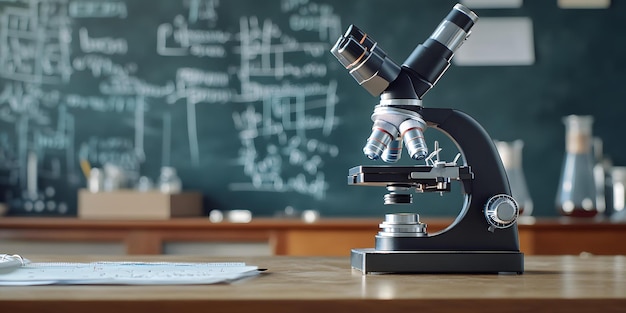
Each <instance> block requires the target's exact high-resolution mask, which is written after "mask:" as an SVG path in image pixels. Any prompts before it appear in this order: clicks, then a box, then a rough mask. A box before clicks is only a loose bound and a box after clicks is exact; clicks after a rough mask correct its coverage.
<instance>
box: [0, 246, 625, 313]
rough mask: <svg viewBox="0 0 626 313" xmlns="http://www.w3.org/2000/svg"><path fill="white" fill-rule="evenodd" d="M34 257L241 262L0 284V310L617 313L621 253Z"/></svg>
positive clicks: (621, 301)
mask: <svg viewBox="0 0 626 313" xmlns="http://www.w3.org/2000/svg"><path fill="white" fill-rule="evenodd" d="M31 259H32V260H33V261H37V262H41V261H59V260H65V261H79V262H88V261H102V260H117V261H119V260H131V261H132V260H135V261H157V260H160V261H198V262H215V261H245V262H247V263H249V264H253V265H257V266H259V267H260V268H267V269H268V271H267V272H265V273H263V274H261V275H260V276H257V277H252V278H247V279H244V280H242V281H237V282H235V283H232V284H227V285H225V284H222V285H203V286H104V285H102V286H31V287H0V308H1V310H0V311H2V312H20V313H21V312H65V313H73V312H89V313H98V312H107V313H123V312H134V313H136V312H152V313H156V312H166V311H172V312H205V311H206V312H225V311H227V312H273V313H278V312H324V313H326V312H328V313H330V312H428V313H431V312H567V313H573V312H585V313H589V312H626V256H591V255H583V256H529V257H526V259H525V262H526V272H525V273H524V274H523V275H457V274H454V275H450V274H445V275H422V274H414V275H367V276H364V275H361V273H360V272H358V271H355V270H352V269H350V262H349V260H348V258H344V257H286V256H275V257H252V258H249V257H248V258H237V259H236V260H234V259H232V258H231V259H228V258H207V257H199V256H193V257H191V256H188V257H185V256H124V257H122V258H121V259H120V257H119V256H118V257H115V258H113V257H98V256H71V257H65V258H63V257H58V256H31Z"/></svg>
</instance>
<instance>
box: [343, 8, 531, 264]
mask: <svg viewBox="0 0 626 313" xmlns="http://www.w3.org/2000/svg"><path fill="white" fill-rule="evenodd" d="M477 21H478V16H477V15H476V14H475V13H474V12H472V11H471V10H469V9H468V8H467V7H465V6H463V5H461V4H456V5H455V6H454V8H453V9H452V10H451V11H450V13H449V14H448V15H447V16H446V17H445V19H444V20H443V21H442V22H441V23H440V24H439V26H438V27H437V28H436V29H435V31H434V32H433V33H432V35H431V36H430V37H429V38H428V39H427V40H426V41H425V42H424V43H422V44H419V45H418V46H417V47H416V48H415V49H414V51H413V52H412V53H411V54H410V55H409V57H408V58H407V59H406V60H405V61H404V63H403V64H402V65H401V66H400V65H398V64H397V63H395V62H394V61H393V60H391V59H390V58H389V57H388V56H387V54H386V53H385V52H384V51H383V50H382V48H381V47H380V46H379V45H378V44H377V42H376V41H374V40H373V39H372V38H371V37H370V36H369V35H368V34H367V33H364V32H363V31H361V30H360V29H359V28H357V27H356V26H354V25H351V26H350V27H349V28H348V30H347V31H346V32H345V34H344V35H342V36H341V37H340V38H339V40H338V41H337V43H336V44H335V45H334V46H333V48H332V49H331V53H332V54H333V55H334V56H335V57H336V58H337V59H338V60H339V62H340V63H341V64H342V65H344V66H345V68H346V69H347V70H348V71H349V72H350V74H351V75H352V76H353V77H354V79H355V80H356V81H357V82H358V83H359V84H360V85H361V86H363V87H364V88H365V89H366V90H367V91H368V92H369V93H370V94H372V95H373V96H380V102H379V104H378V105H376V106H375V108H374V113H373V114H372V121H373V122H374V124H373V126H372V132H371V135H370V137H369V138H368V139H367V142H366V144H365V147H364V148H363V152H364V154H365V155H366V156H367V157H368V158H369V159H372V160H379V159H380V160H382V161H384V162H387V163H395V162H396V161H398V159H399V158H400V156H401V154H402V152H403V150H404V148H403V147H406V150H407V152H408V154H409V156H410V157H411V158H412V159H414V160H416V161H420V160H421V161H424V162H425V165H414V166H394V165H381V166H356V167H353V168H351V169H350V170H349V172H348V184H349V185H358V186H383V187H385V188H386V189H387V191H388V193H387V194H386V195H385V196H384V204H385V205H399V204H411V203H412V201H413V200H412V199H413V195H412V192H413V190H415V192H416V193H426V192H438V193H441V194H442V195H443V194H444V193H447V192H450V191H451V184H452V183H453V182H458V183H460V185H461V188H460V189H461V192H462V194H463V207H462V208H461V210H460V213H459V215H458V216H457V217H456V219H455V220H454V221H453V222H452V224H451V225H449V226H448V227H447V228H446V229H444V230H442V231H439V232H436V233H432V234H431V233H428V232H427V230H426V228H427V227H426V226H427V225H426V224H425V223H422V222H420V219H419V214H416V213H394V214H386V215H385V219H384V221H383V222H382V223H380V225H379V227H380V231H379V232H378V234H377V235H376V236H375V247H374V248H368V249H352V251H351V265H352V268H354V269H357V270H359V271H361V272H363V273H364V274H368V273H503V272H506V273H518V274H521V273H523V272H524V256H523V254H522V253H521V252H520V251H519V240H518V232H517V224H516V220H517V217H518V214H519V207H518V205H517V203H516V201H515V199H513V197H511V191H510V188H509V182H508V178H507V176H506V172H505V170H504V167H503V165H502V161H501V160H500V157H499V155H498V152H497V150H496V148H495V145H494V143H493V140H492V139H491V137H490V136H489V135H488V134H487V132H486V131H485V129H484V128H483V127H482V126H481V125H480V124H479V123H478V122H477V121H476V120H474V119H473V118H472V117H470V116H469V115H467V114H465V113H463V112H461V111H458V110H454V109H449V108H426V107H424V106H423V105H422V98H423V96H424V95H425V94H426V92H428V91H429V90H430V89H431V88H432V87H433V86H434V85H435V84H436V83H437V81H438V80H439V79H440V78H441V76H442V75H443V73H444V72H445V71H446V70H447V69H448V67H449V66H450V60H451V59H452V57H453V55H454V53H455V52H456V50H457V49H458V48H459V47H460V46H461V45H462V44H463V42H464V41H465V40H466V39H467V38H468V37H469V34H470V29H471V28H472V27H473V26H474V24H475V23H476V22H477ZM427 127H431V128H434V129H437V130H438V131H441V132H443V133H444V134H446V135H447V136H448V137H449V138H450V139H451V140H452V141H453V142H454V144H455V145H456V146H457V148H458V150H459V151H460V153H459V155H457V157H456V158H455V160H453V161H452V162H445V161H441V160H440V159H439V151H440V150H441V149H440V148H439V147H438V144H437V143H436V142H435V146H434V151H433V152H432V153H429V150H428V147H427V144H426V141H425V139H424V134H423V133H424V130H425V129H426V128H427ZM457 162H460V163H461V164H460V165H457Z"/></svg>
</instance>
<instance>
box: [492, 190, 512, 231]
mask: <svg viewBox="0 0 626 313" xmlns="http://www.w3.org/2000/svg"><path fill="white" fill-rule="evenodd" d="M518 214H519V207H518V206H517V202H516V201H515V199H513V197H511V196H509V195H505V194H500V195H495V196H493V197H491V198H490V199H489V201H487V204H485V218H486V219H487V222H488V223H489V225H490V226H489V230H490V231H493V230H494V229H495V228H507V227H509V226H511V225H513V224H514V223H515V221H516V220H517V216H518Z"/></svg>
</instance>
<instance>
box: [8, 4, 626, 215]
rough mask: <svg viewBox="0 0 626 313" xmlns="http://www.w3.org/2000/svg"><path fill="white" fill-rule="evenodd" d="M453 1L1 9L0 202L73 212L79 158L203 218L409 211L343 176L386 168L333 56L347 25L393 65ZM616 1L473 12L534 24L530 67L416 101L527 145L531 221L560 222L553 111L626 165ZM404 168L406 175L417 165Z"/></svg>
mask: <svg viewBox="0 0 626 313" xmlns="http://www.w3.org/2000/svg"><path fill="white" fill-rule="evenodd" d="M454 4H455V2H454V1H432V0H431V1H429V0H421V1H415V0H395V1H376V0H365V1H364V0H348V1H327V0H271V1H254V0H229V1H219V0H184V1H150V0H132V1H131V0H127V1H115V0H111V1H106V0H99V1H71V0H53V1H38V0H28V1H27V0H13V1H0V188H2V193H1V194H0V195H1V196H2V198H3V199H2V200H4V201H5V202H7V203H8V204H9V206H10V214H12V215H52V216H56V215H59V216H65V215H67V216H72V215H75V214H76V206H77V204H76V191H77V189H79V188H84V187H85V186H86V183H87V182H86V177H85V176H84V174H83V172H82V171H81V166H80V163H81V160H85V161H88V162H89V163H90V165H91V166H94V167H102V166H104V165H105V164H107V163H108V164H114V165H117V166H120V167H122V168H123V169H124V170H125V172H126V173H127V175H128V176H129V177H131V178H132V179H133V180H136V179H137V178H138V177H140V176H146V177H149V178H151V179H153V180H156V179H157V177H158V175H159V171H160V169H161V167H163V166H172V167H174V168H176V169H177V172H178V175H179V176H180V177H181V178H182V181H183V188H184V189H185V190H196V191H201V192H202V193H203V195H204V207H205V210H206V211H209V210H211V209H221V210H229V209H249V210H251V211H252V212H253V214H254V215H255V216H273V215H275V214H276V213H277V212H282V211H284V209H285V208H287V207H291V208H295V209H296V210H307V209H314V210H318V211H320V213H321V214H322V215H323V216H356V215H359V216H379V215H381V214H382V213H384V212H386V211H397V210H407V208H389V207H383V204H382V196H383V195H384V193H385V192H386V190H384V189H380V190H379V189H377V188H373V187H358V186H348V185H347V183H346V176H347V173H348V169H349V168H351V167H353V166H356V165H364V164H379V163H378V162H374V161H370V160H368V159H367V158H366V157H364V156H363V154H362V151H361V149H362V147H363V144H364V142H365V139H366V138H367V136H369V132H370V128H371V120H370V115H371V113H372V109H373V106H374V105H376V104H377V103H378V99H376V98H373V97H371V96H370V95H369V94H368V93H367V92H366V91H365V90H364V89H362V88H361V87H360V86H358V85H357V84H356V82H355V81H354V80H353V79H352V78H351V77H350V76H349V75H348V73H347V72H346V71H345V69H343V68H342V67H341V66H340V64H339V63H338V62H337V61H336V60H335V59H334V57H333V56H332V55H331V54H330V53H329V49H330V48H331V46H332V45H333V44H334V42H335V41H336V40H337V38H338V37H339V36H340V34H342V33H343V32H344V31H345V29H346V28H347V26H348V25H349V24H356V25H358V26H359V27H361V28H362V29H364V30H365V31H367V32H368V33H370V34H371V35H372V36H373V37H374V38H375V40H377V41H378V42H379V44H380V45H381V46H382V47H383V48H384V49H385V51H386V52H387V53H388V54H389V55H390V56H391V57H392V58H393V59H394V60H396V62H402V61H403V60H404V58H406V56H408V54H409V53H410V52H411V51H412V50H413V48H414V47H415V46H416V45H417V44H419V43H421V42H423V41H424V40H425V39H426V38H427V37H428V36H429V35H430V33H431V32H432V31H433V30H434V29H435V27H436V26H437V25H438V24H439V22H440V21H441V19H443V17H445V16H446V15H447V13H448V12H449V10H450V9H451V8H452V7H453V6H454ZM624 5H625V4H623V3H620V2H614V3H613V4H612V6H613V7H612V8H611V9H609V10H591V11H590V10H561V9H558V8H556V4H555V3H551V2H543V1H537V2H530V1H528V2H527V3H524V6H523V7H522V8H519V9H500V10H476V12H477V13H478V14H479V15H480V16H481V17H482V16H528V17H530V18H532V20H533V23H534V30H535V45H536V58H537V62H536V64H535V65H532V66H500V67H459V66H454V65H453V66H452V67H451V68H450V69H449V70H448V72H447V73H446V75H445V76H444V77H443V78H442V80H441V81H440V82H439V83H438V85H437V86H436V87H435V88H434V89H433V90H432V91H431V92H430V93H429V94H428V95H427V96H426V98H425V99H424V105H425V106H431V107H451V108H456V109H460V110H463V111H465V112H467V113H469V114H470V115H472V116H473V117H474V118H476V119H477V120H478V121H479V122H481V123H482V124H483V125H484V127H485V128H486V129H487V131H488V132H490V133H491V134H492V136H493V137H494V139H500V140H513V139H522V140H524V141H525V143H526V146H525V167H526V173H527V180H528V181H529V185H530V189H531V190H530V191H531V194H532V196H533V198H534V199H535V203H536V207H537V209H536V215H552V214H554V211H553V199H554V194H555V192H556V184H557V181H558V175H559V171H560V166H561V161H562V156H563V142H564V138H563V137H564V134H563V126H562V124H561V122H560V118H561V116H563V115H566V114H573V113H576V114H594V116H595V117H596V131H597V133H598V134H599V135H601V136H602V137H603V138H604V139H605V142H606V143H607V148H606V150H607V153H610V154H612V155H614V156H616V157H615V158H614V161H615V162H616V163H619V162H626V160H623V158H624V157H622V155H623V153H622V152H624V150H626V148H624V147H623V145H621V143H622V142H623V135H622V134H624V132H625V131H624V130H623V127H622V128H621V130H619V131H618V132H616V131H615V128H616V127H621V124H620V123H619V120H618V119H617V117H618V116H624V115H623V113H626V112H624V111H625V109H624V108H623V107H624V106H623V99H625V98H626V97H625V96H626V95H625V94H624V93H625V92H624V90H625V89H624V88H621V87H620V86H621V84H623V81H624V80H623V77H625V75H624V74H626V73H625V72H626V70H625V68H626V65H625V64H624V58H623V55H624V54H625V53H626V47H625V46H626V45H624V44H623V42H626V40H625V39H626V38H624V35H623V33H617V32H618V31H619V30H621V29H623V27H622V26H621V23H622V21H623V20H624V18H626V13H625V12H626V9H625V8H624V7H623V6H624ZM608 108H610V110H608ZM619 132H621V134H620V133H619ZM426 135H427V137H428V138H427V139H428V142H429V145H430V146H431V147H432V141H434V140H440V141H441V142H442V143H443V146H444V150H445V151H446V153H447V154H445V157H447V158H452V157H454V154H456V152H457V151H456V150H455V148H454V145H453V144H451V143H450V141H449V139H447V138H446V137H445V136H443V135H441V134H431V131H430V130H429V131H428V132H427V134H426ZM446 140H448V141H447V142H446ZM407 159H408V156H406V155H405V156H404V157H403V161H402V162H401V164H413V162H411V161H410V160H407ZM29 164H30V166H29ZM455 188H456V187H455ZM453 191H454V190H453ZM415 197H416V199H420V200H419V201H416V203H417V204H416V205H415V207H413V208H409V209H408V210H416V211H418V212H420V213H424V212H425V213H427V214H431V215H454V214H456V212H458V210H459V209H460V202H459V201H461V200H460V197H459V196H457V195H451V196H450V197H448V196H447V195H444V196H443V197H442V196H440V195H438V194H437V195H424V196H422V195H416V196H415ZM444 198H446V199H447V198H452V200H445V201H442V199H444ZM422 199H423V200H422ZM450 201H451V202H450ZM450 203H452V204H450Z"/></svg>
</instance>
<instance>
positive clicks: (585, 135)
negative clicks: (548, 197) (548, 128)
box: [556, 115, 598, 217]
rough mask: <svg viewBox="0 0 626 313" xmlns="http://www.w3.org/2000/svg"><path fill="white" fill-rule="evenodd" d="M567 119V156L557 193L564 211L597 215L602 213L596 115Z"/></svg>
mask: <svg viewBox="0 0 626 313" xmlns="http://www.w3.org/2000/svg"><path fill="white" fill-rule="evenodd" d="M563 122H564V123H565V133H566V140H565V160H564V163H563V169H562V171H561V180H560V182H559V189H558V192H557V197H556V208H557V210H558V211H559V213H560V214H562V215H565V216H575V217H593V216H596V215H597V214H598V209H597V206H596V202H595V199H596V186H595V181H594V177H593V155H592V152H591V140H592V125H593V117H591V116H581V115H569V116H566V117H564V118H563Z"/></svg>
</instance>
